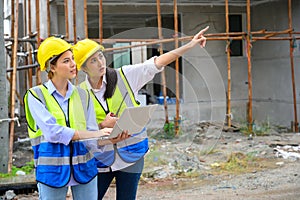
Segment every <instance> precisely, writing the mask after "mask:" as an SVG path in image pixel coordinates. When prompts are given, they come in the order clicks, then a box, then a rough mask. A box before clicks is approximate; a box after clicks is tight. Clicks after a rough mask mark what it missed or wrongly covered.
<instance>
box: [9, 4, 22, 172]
mask: <svg viewBox="0 0 300 200" xmlns="http://www.w3.org/2000/svg"><path fill="white" fill-rule="evenodd" d="M18 23H19V0H16V8H15V20H14V24H13V27H14V38H15V41H14V48H13V52H12V58H13V60H12V63H13V72H12V76H11V79H12V81H11V83H12V84H11V95H10V97H11V99H10V104H11V108H10V117H11V119H14V118H15V94H16V71H17V65H18V60H17V51H18V40H17V39H18ZM14 127H15V121H14V120H12V121H11V122H10V127H9V158H8V173H10V172H11V169H12V154H13V145H14V130H15V128H14Z"/></svg>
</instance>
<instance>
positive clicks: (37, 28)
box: [35, 0, 42, 85]
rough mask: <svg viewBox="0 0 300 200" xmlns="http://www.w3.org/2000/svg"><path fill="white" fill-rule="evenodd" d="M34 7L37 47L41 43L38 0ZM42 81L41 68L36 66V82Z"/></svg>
mask: <svg viewBox="0 0 300 200" xmlns="http://www.w3.org/2000/svg"><path fill="white" fill-rule="evenodd" d="M35 8H36V20H35V21H36V31H37V48H38V47H39V46H40V44H41V33H40V0H35ZM41 83H42V80H41V70H40V68H38V69H37V70H36V84H37V85H39V84H41Z"/></svg>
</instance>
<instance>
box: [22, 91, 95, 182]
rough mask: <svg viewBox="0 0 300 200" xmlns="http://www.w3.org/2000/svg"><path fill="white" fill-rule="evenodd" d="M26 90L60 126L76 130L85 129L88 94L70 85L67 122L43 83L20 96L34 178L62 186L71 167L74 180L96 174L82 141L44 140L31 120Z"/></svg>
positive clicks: (85, 180) (86, 178) (69, 173)
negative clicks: (31, 149)
mask: <svg viewBox="0 0 300 200" xmlns="http://www.w3.org/2000/svg"><path fill="white" fill-rule="evenodd" d="M28 92H30V93H31V94H32V95H33V96H34V97H35V98H37V99H38V100H39V101H40V102H42V103H43V104H44V105H45V106H46V107H47V109H48V111H49V112H50V113H51V114H52V115H53V116H54V117H55V118H56V122H57V123H58V124H59V125H61V126H69V127H71V128H73V129H76V130H86V119H87V106H88V102H89V94H88V92H87V91H84V90H82V89H81V88H78V89H77V88H74V90H73V92H72V95H71V97H70V99H69V102H68V121H69V124H67V121H66V117H65V114H64V112H63V111H62V109H61V107H60V105H59V104H58V102H57V101H56V100H55V98H54V97H53V96H52V95H50V94H49V92H48V89H47V88H46V86H43V85H40V86H36V87H34V88H31V89H30V90H28V91H27V93H26V94H25V96H24V103H25V112H26V119H27V123H28V132H29V135H30V138H31V145H32V148H33V152H34V162H35V164H36V179H37V181H38V182H41V183H44V184H46V185H48V186H51V187H64V186H65V185H66V184H67V183H68V181H69V178H70V175H71V171H72V170H71V168H73V172H74V173H73V176H74V179H75V180H76V181H77V182H78V183H81V184H85V183H87V182H89V181H90V180H91V179H93V178H94V177H95V176H96V175H97V169H96V167H95V164H96V163H95V159H94V157H93V155H92V154H91V153H90V152H89V151H88V150H87V149H86V147H85V146H84V144H83V143H82V142H78V141H73V142H71V143H70V144H69V145H64V144H61V143H50V142H48V141H46V139H45V137H44V135H43V133H42V131H41V130H40V129H38V130H37V126H36V124H35V120H34V119H33V118H32V115H31V113H30V110H29V108H28Z"/></svg>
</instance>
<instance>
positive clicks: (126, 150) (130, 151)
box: [118, 138, 149, 163]
mask: <svg viewBox="0 0 300 200" xmlns="http://www.w3.org/2000/svg"><path fill="white" fill-rule="evenodd" d="M148 150H149V146H148V138H145V139H144V140H143V141H141V142H139V143H136V144H133V145H128V146H125V147H122V148H119V149H118V154H119V156H120V157H121V158H122V160H124V161H125V162H127V163H133V162H136V161H138V160H139V159H141V158H142V157H143V156H144V155H145V154H146V152H147V151H148Z"/></svg>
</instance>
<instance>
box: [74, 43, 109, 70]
mask: <svg viewBox="0 0 300 200" xmlns="http://www.w3.org/2000/svg"><path fill="white" fill-rule="evenodd" d="M103 50H104V47H103V46H102V45H100V44H98V43H97V42H95V41H93V40H90V39H84V40H81V41H79V42H77V43H76V44H75V45H74V46H73V54H74V60H75V63H76V66H77V69H78V70H80V69H81V67H82V65H83V64H84V63H85V61H86V60H87V59H88V58H89V57H91V56H92V55H93V54H94V53H96V52H97V51H103Z"/></svg>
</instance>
